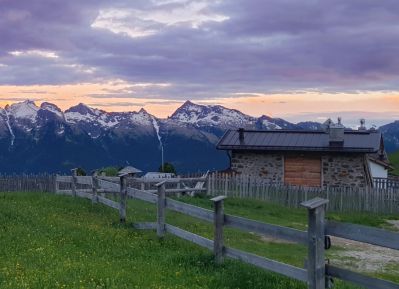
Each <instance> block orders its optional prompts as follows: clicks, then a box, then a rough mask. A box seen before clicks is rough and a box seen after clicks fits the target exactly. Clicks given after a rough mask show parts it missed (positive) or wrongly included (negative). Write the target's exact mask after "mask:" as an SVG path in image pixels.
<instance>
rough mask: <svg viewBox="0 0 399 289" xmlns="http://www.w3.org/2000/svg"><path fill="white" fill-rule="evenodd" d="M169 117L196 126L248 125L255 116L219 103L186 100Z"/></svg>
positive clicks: (225, 126)
mask: <svg viewBox="0 0 399 289" xmlns="http://www.w3.org/2000/svg"><path fill="white" fill-rule="evenodd" d="M170 119H172V120H174V121H177V122H182V123H188V124H193V125H197V126H220V127H221V128H228V127H241V126H242V127H248V126H251V125H253V124H254V122H255V121H256V119H255V118H253V117H251V116H248V115H245V114H243V113H241V112H240V111H238V110H235V109H228V108H225V107H223V106H220V105H198V104H194V103H192V102H190V101H186V102H185V103H184V104H183V105H182V106H181V107H180V108H178V109H177V110H176V111H175V113H173V115H172V116H171V117H170Z"/></svg>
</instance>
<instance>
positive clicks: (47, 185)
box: [0, 173, 399, 213]
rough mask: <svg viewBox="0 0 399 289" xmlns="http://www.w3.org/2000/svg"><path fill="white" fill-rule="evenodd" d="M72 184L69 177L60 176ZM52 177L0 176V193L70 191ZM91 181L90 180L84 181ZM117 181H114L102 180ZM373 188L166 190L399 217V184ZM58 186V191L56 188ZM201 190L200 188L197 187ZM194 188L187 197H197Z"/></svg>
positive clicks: (244, 183)
mask: <svg viewBox="0 0 399 289" xmlns="http://www.w3.org/2000/svg"><path fill="white" fill-rule="evenodd" d="M59 177H61V178H66V179H67V180H71V178H72V177H71V176H59ZM55 178H56V176H55V175H51V174H38V175H33V174H26V175H0V192H16V191H19V192H31V191H40V192H54V191H56V190H71V189H72V187H71V186H72V183H71V182H69V183H68V182H59V183H58V184H57V183H56V182H55ZM86 178H87V179H90V178H91V177H86ZM103 178H104V179H107V180H112V181H117V180H118V178H117V177H103ZM158 181H159V180H156V179H155V180H151V179H150V180H145V179H141V178H135V179H129V180H128V181H127V182H128V183H127V185H128V186H129V187H134V188H137V189H140V190H152V191H153V192H154V191H156V189H157V188H156V187H155V184H156V183H157V182H158ZM374 181H375V184H376V185H375V188H368V187H366V188H359V187H339V188H337V187H327V188H323V189H321V188H304V187H296V186H286V185H283V184H280V183H270V182H266V181H265V180H263V179H261V178H254V177H249V176H244V175H231V174H222V173H212V174H209V175H208V177H207V178H206V177H204V174H200V173H198V174H194V175H190V176H188V177H180V178H174V179H171V181H169V182H168V183H167V184H166V187H167V188H180V189H182V192H185V191H186V190H185V189H184V188H185V187H187V186H191V185H193V183H198V182H203V187H206V188H207V190H206V192H207V194H208V195H212V196H218V195H225V196H228V197H234V198H252V199H257V200H263V201H268V202H272V203H277V204H280V205H284V206H288V207H299V206H300V204H301V203H302V202H304V201H306V200H310V199H312V198H315V197H321V198H325V199H328V200H329V203H328V205H327V209H328V210H329V211H338V212H345V211H346V212H348V211H349V212H350V211H355V212H375V213H399V180H393V181H391V180H387V179H374ZM91 185H92V184H91V183H88V181H87V183H86V184H79V183H77V184H76V186H77V189H79V190H82V189H87V190H89V191H90V190H91ZM56 186H57V187H56ZM200 187H202V186H200ZM196 189H197V188H193V190H192V191H191V192H189V193H191V194H194V193H196Z"/></svg>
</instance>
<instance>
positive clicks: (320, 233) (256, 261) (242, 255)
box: [59, 177, 399, 289]
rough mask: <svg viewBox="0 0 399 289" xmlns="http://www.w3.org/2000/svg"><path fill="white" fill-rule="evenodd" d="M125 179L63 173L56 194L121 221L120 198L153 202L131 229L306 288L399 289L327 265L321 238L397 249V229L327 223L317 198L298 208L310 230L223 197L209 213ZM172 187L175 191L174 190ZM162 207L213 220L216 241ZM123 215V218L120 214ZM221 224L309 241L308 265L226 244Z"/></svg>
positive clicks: (321, 201) (161, 189)
mask: <svg viewBox="0 0 399 289" xmlns="http://www.w3.org/2000/svg"><path fill="white" fill-rule="evenodd" d="M89 178H90V179H89ZM123 178H124V177H121V178H120V179H119V181H117V180H116V179H104V178H93V177H85V178H76V177H75V178H73V177H72V178H65V177H63V178H60V179H59V180H60V181H65V180H71V182H72V183H73V185H72V190H60V191H59V192H67V194H69V195H74V196H78V197H84V198H87V199H91V200H92V201H93V202H99V203H102V204H104V205H106V206H109V207H111V208H114V209H117V210H119V212H120V215H121V221H124V218H125V217H126V202H125V201H124V197H123V196H125V195H126V196H127V197H130V198H135V199H139V200H142V201H145V202H149V203H152V204H156V205H157V222H152V223H151V222H150V223H149V222H146V223H138V224H134V227H135V228H137V229H152V230H154V229H156V230H157V234H158V236H159V237H163V236H164V234H165V233H170V234H173V235H175V236H177V237H180V238H182V239H184V240H187V241H190V242H193V243H195V244H197V245H199V246H202V247H204V248H207V249H209V250H213V252H214V255H215V260H216V261H217V262H221V261H222V260H223V257H229V258H233V259H237V260H240V261H242V262H245V263H248V264H252V265H254V266H257V267H259V268H262V269H265V270H269V271H272V272H276V273H279V274H282V275H285V276H288V277H291V278H294V279H297V280H300V281H303V282H307V284H308V288H310V289H322V288H323V289H324V288H326V287H325V284H326V282H327V280H328V278H338V279H342V280H345V281H349V282H352V283H355V284H358V285H361V286H364V287H366V288H373V289H399V284H396V283H393V282H390V281H386V280H382V279H378V278H374V277H370V276H366V275H363V274H360V273H356V272H352V271H350V270H347V269H342V268H338V267H335V266H333V265H330V264H326V263H325V259H324V252H325V250H326V248H325V240H326V238H328V236H329V235H331V236H337V237H341V238H345V239H350V240H355V241H359V242H363V243H368V244H372V245H378V246H383V247H387V248H391V249H396V250H399V233H395V232H390V231H386V230H383V229H376V228H370V227H366V226H360V225H355V224H347V223H339V222H332V221H326V220H325V219H324V214H325V209H326V206H327V203H328V201H327V200H325V199H322V198H315V199H312V200H309V201H305V202H303V203H302V206H304V207H306V208H307V209H308V212H309V224H308V231H307V232H305V231H301V230H296V229H292V228H288V227H283V226H277V225H273V224H267V223H262V222H259V221H255V220H250V219H247V218H243V217H238V216H233V215H228V214H224V209H223V201H224V199H225V197H222V196H219V197H215V198H213V199H212V201H213V202H214V211H212V210H208V209H204V208H201V207H197V206H194V205H190V204H187V203H184V202H180V201H177V200H175V199H171V198H167V197H166V192H167V191H168V190H167V189H166V187H167V186H168V185H170V182H167V181H163V182H161V183H157V184H154V186H155V187H156V188H157V193H154V190H153V189H150V190H141V189H137V188H135V187H129V186H127V184H129V180H126V179H123ZM89 180H91V183H90V184H91V186H92V192H91V193H90V190H88V189H87V188H83V189H80V190H79V189H77V188H76V187H75V190H76V192H75V194H74V193H73V188H74V185H77V184H79V185H81V186H84V185H88V184H89ZM131 181H132V180H130V182H131ZM180 182H181V180H180ZM180 182H179V183H180ZM206 182H207V183H208V185H209V186H212V183H211V182H209V180H208V181H206ZM130 184H131V183H130ZM140 186H141V185H140ZM208 188H209V187H207V189H208ZM190 189H192V188H186V190H187V191H189V190H190ZM107 190H108V191H111V193H114V194H115V193H118V192H119V194H118V195H119V196H120V197H119V202H117V201H114V200H110V199H108V198H106V197H105V195H101V194H102V193H100V195H98V192H105V191H107ZM169 191H173V189H169ZM175 191H176V192H179V191H177V190H175ZM115 196H117V195H115ZM166 209H169V210H171V211H175V212H179V213H182V214H185V215H188V216H191V217H195V218H198V219H201V220H204V221H206V222H210V223H213V224H214V240H210V239H207V238H205V237H202V236H199V235H197V234H194V233H191V232H188V231H185V230H183V229H181V228H178V227H175V226H172V225H170V224H167V223H166V219H165V211H166ZM122 216H123V217H124V218H122ZM224 226H227V227H232V228H236V229H240V230H244V231H247V232H255V233H259V234H262V235H266V236H271V237H274V238H279V239H284V240H288V241H292V242H296V243H300V244H307V246H308V254H309V255H308V260H307V261H306V264H307V265H306V269H303V268H298V267H295V266H292V265H288V264H284V263H281V262H278V261H275V260H271V259H268V258H264V257H261V256H257V255H254V254H251V253H247V252H243V251H240V250H237V249H234V248H229V247H226V246H224V244H223V227H224Z"/></svg>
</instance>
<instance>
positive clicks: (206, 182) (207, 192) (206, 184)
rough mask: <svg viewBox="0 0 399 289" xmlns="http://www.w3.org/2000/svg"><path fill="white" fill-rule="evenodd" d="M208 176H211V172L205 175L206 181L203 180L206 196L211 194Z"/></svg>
mask: <svg viewBox="0 0 399 289" xmlns="http://www.w3.org/2000/svg"><path fill="white" fill-rule="evenodd" d="M210 177H211V174H208V175H207V176H206V181H205V187H206V195H207V196H209V195H210V194H211V188H210Z"/></svg>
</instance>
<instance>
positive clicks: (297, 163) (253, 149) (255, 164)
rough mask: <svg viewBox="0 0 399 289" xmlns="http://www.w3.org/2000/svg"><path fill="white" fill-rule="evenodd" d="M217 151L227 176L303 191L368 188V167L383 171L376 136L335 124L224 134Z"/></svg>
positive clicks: (381, 148)
mask: <svg viewBox="0 0 399 289" xmlns="http://www.w3.org/2000/svg"><path fill="white" fill-rule="evenodd" d="M217 148H218V149H219V150H227V151H228V153H229V156H230V169H231V170H232V171H235V172H237V173H239V174H244V175H250V176H256V177H261V178H264V179H267V180H269V181H270V182H273V183H284V184H289V185H298V186H306V187H325V186H335V187H338V186H359V187H364V186H372V184H373V177H374V176H373V172H374V171H375V170H374V169H373V170H372V169H371V165H372V166H375V165H376V163H380V164H381V166H384V167H385V168H387V167H389V166H388V161H387V155H386V153H385V150H384V143H383V139H382V136H381V133H380V132H378V131H376V130H364V129H362V130H358V131H356V130H346V129H345V128H344V127H343V126H342V125H341V124H340V123H339V124H337V125H335V124H331V125H329V126H327V127H326V129H325V130H316V131H315V130H312V131H304V130H269V131H257V130H244V129H239V130H229V131H227V132H226V133H225V134H224V136H223V137H222V138H221V139H220V140H219V143H218V144H217ZM376 159H377V160H378V162H376Z"/></svg>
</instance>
